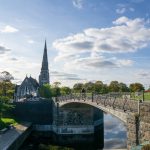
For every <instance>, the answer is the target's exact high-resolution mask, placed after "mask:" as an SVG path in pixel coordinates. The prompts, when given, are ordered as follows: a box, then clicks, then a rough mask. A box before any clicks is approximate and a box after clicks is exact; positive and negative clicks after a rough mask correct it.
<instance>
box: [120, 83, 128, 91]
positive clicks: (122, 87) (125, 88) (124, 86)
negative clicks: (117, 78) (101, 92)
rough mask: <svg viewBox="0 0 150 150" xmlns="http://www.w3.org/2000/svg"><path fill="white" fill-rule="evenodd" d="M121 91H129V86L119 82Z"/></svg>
mask: <svg viewBox="0 0 150 150" xmlns="http://www.w3.org/2000/svg"><path fill="white" fill-rule="evenodd" d="M119 88H120V89H119V91H120V92H129V88H128V87H127V85H126V84H125V83H122V82H121V83H119Z"/></svg>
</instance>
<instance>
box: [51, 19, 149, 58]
mask: <svg viewBox="0 0 150 150" xmlns="http://www.w3.org/2000/svg"><path fill="white" fill-rule="evenodd" d="M113 24H114V26H112V27H109V28H88V29H85V30H84V31H83V32H81V33H77V34H74V35H71V36H68V37H66V38H62V39H58V40H56V41H54V43H53V46H54V48H55V49H57V50H58V51H59V53H60V54H61V56H62V55H63V54H64V55H67V54H70V55H71V54H80V53H81V52H82V53H83V52H88V51H89V52H94V51H97V52H100V53H127V52H135V51H137V50H138V49H141V48H143V47H146V46H147V45H148V44H149V42H150V28H147V27H145V20H144V19H142V18H136V19H133V20H132V19H129V18H127V17H120V18H118V19H117V20H115V21H113Z"/></svg>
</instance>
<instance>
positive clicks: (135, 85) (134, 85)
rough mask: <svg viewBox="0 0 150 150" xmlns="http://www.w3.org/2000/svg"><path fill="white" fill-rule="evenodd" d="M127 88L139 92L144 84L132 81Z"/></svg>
mask: <svg viewBox="0 0 150 150" xmlns="http://www.w3.org/2000/svg"><path fill="white" fill-rule="evenodd" d="M129 89H130V91H131V92H140V91H142V90H144V86H143V84H141V83H132V84H130V86H129Z"/></svg>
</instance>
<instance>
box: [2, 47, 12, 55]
mask: <svg viewBox="0 0 150 150" xmlns="http://www.w3.org/2000/svg"><path fill="white" fill-rule="evenodd" d="M9 51H11V50H10V49H9V48H6V47H5V46H2V45H0V54H5V53H6V52H9Z"/></svg>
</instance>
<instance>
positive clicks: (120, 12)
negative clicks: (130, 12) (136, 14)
mask: <svg viewBox="0 0 150 150" xmlns="http://www.w3.org/2000/svg"><path fill="white" fill-rule="evenodd" d="M125 11H126V8H124V7H123V8H117V9H116V13H118V14H123V13H125Z"/></svg>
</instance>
